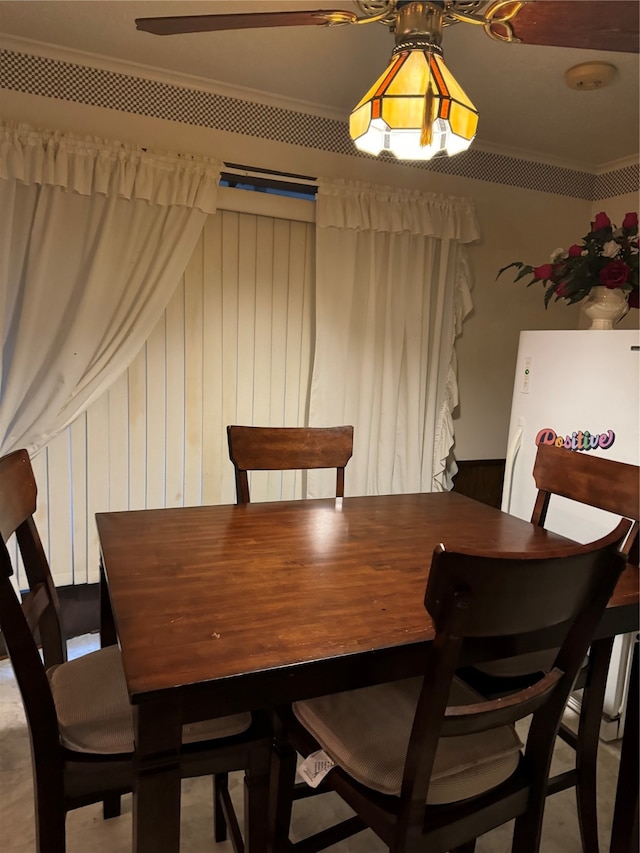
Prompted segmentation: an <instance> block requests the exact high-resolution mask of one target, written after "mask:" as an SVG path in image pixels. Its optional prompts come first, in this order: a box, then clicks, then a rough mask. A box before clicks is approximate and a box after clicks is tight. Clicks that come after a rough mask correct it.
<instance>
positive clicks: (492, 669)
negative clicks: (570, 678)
mask: <svg viewBox="0 0 640 853" xmlns="http://www.w3.org/2000/svg"><path fill="white" fill-rule="evenodd" d="M557 654H558V649H544V650H543V651H541V652H529V653H528V654H526V655H515V656H514V657H510V658H503V659H502V660H492V661H489V662H488V663H478V664H476V669H478V670H480V672H484V673H486V674H487V675H492V676H500V677H505V678H510V677H515V676H518V675H529V674H530V673H535V672H549V670H550V669H551V667H552V666H553V663H554V661H555V659H556V655H557ZM585 663H586V661H585Z"/></svg>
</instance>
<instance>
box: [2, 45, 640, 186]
mask: <svg viewBox="0 0 640 853" xmlns="http://www.w3.org/2000/svg"><path fill="white" fill-rule="evenodd" d="M0 48H2V49H5V50H9V51H13V52H15V53H21V54H27V55H32V56H37V57H42V58H44V59H48V60H52V61H58V62H64V63H69V64H72V65H76V66H85V67H90V68H95V69H99V70H102V71H106V72H110V73H114V74H122V75H126V76H130V77H135V78H138V79H143V80H150V81H154V82H158V83H161V84H165V85H169V86H175V87H177V88H185V89H191V90H199V91H202V92H206V93H210V94H212V95H218V96H223V97H229V98H233V99H237V100H241V101H245V102H252V103H257V104H262V105H265V106H268V107H274V108H277V109H284V110H288V111H293V112H298V113H301V114H304V115H311V116H315V117H318V118H321V119H322V118H324V119H329V120H330V121H335V122H339V123H341V124H345V123H346V119H347V116H346V115H345V114H344V113H342V112H341V111H338V110H333V109H329V108H327V107H323V106H320V105H318V104H314V103H313V102H307V101H300V100H295V99H291V98H282V97H278V96H275V95H272V94H270V93H267V92H264V91H261V90H254V89H249V88H245V87H239V86H230V85H229V84H227V83H223V82H220V81H215V80H209V79H206V78H202V77H198V76H195V75H189V74H184V73H181V72H176V71H167V70H166V69H162V68H157V67H153V66H148V65H143V64H142V63H136V62H130V61H125V60H121V59H116V58H114V57H110V56H103V55H100V54H95V53H90V52H88V51H81V50H77V49H74V48H68V47H62V46H60V45H54V44H50V43H46V42H40V41H36V40H33V39H25V38H21V37H18V36H9V35H0ZM471 150H475V151H476V152H484V153H487V154H490V155H497V156H501V157H506V158H509V159H510V160H516V161H518V160H519V161H523V162H532V163H536V164H540V165H541V166H545V167H555V168H560V169H566V170H570V171H573V172H579V173H584V174H585V175H587V174H588V175H593V176H598V175H603V174H607V173H608V172H610V171H613V170H618V169H624V168H626V167H628V166H633V165H636V164H637V163H638V157H637V156H636V157H629V158H625V159H624V160H618V161H614V162H611V163H602V164H593V163H585V162H580V161H575V160H572V161H567V160H565V159H561V158H553V157H549V156H548V155H545V154H541V153H540V152H536V151H533V150H526V149H519V148H511V147H508V146H505V145H500V144H498V143H491V142H485V141H477V142H475V143H474V144H473V146H472V149H471Z"/></svg>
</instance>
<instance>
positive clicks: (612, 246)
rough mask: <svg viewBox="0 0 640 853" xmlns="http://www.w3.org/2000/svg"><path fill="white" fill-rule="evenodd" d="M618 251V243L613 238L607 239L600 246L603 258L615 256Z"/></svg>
mask: <svg viewBox="0 0 640 853" xmlns="http://www.w3.org/2000/svg"><path fill="white" fill-rule="evenodd" d="M619 251H620V245H619V244H618V243H616V241H615V240H609V242H608V243H605V244H604V246H603V247H602V254H603V255H604V257H605V258H615V257H616V255H617V254H618V252H619Z"/></svg>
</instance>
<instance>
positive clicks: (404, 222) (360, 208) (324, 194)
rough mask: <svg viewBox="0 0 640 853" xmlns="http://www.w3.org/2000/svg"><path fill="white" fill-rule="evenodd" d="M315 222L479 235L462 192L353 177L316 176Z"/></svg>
mask: <svg viewBox="0 0 640 853" xmlns="http://www.w3.org/2000/svg"><path fill="white" fill-rule="evenodd" d="M316 222H317V226H318V228H343V229H355V230H358V231H385V232H389V233H394V234H400V233H403V232H404V233H408V234H420V235H422V236H425V237H436V238H438V239H442V240H457V241H458V242H460V243H471V242H473V241H474V240H477V239H478V238H479V237H480V229H479V226H478V221H477V219H476V213H475V206H474V204H473V201H472V200H471V199H468V198H456V197H455V196H445V195H439V194H438V193H425V192H421V191H420V190H405V189H398V187H387V186H376V185H375V184H365V183H359V182H357V181H344V180H335V179H331V180H324V179H320V180H319V181H318V194H317V213H316Z"/></svg>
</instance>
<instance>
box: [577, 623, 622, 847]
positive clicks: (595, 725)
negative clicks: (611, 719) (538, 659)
mask: <svg viewBox="0 0 640 853" xmlns="http://www.w3.org/2000/svg"><path fill="white" fill-rule="evenodd" d="M612 648H613V639H612V638H607V639H604V640H599V641H597V642H595V643H593V645H592V646H591V651H590V653H589V671H588V674H587V684H586V686H585V688H584V692H583V694H582V708H581V710H580V719H579V722H578V739H577V744H576V771H577V781H576V801H577V806H578V821H579V824H580V837H581V839H582V850H583V853H598V851H599V847H598V812H597V801H596V771H597V763H598V739H599V737H600V721H601V718H602V706H603V703H604V694H605V688H606V684H607V674H608V671H609V661H610V658H611V649H612Z"/></svg>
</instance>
